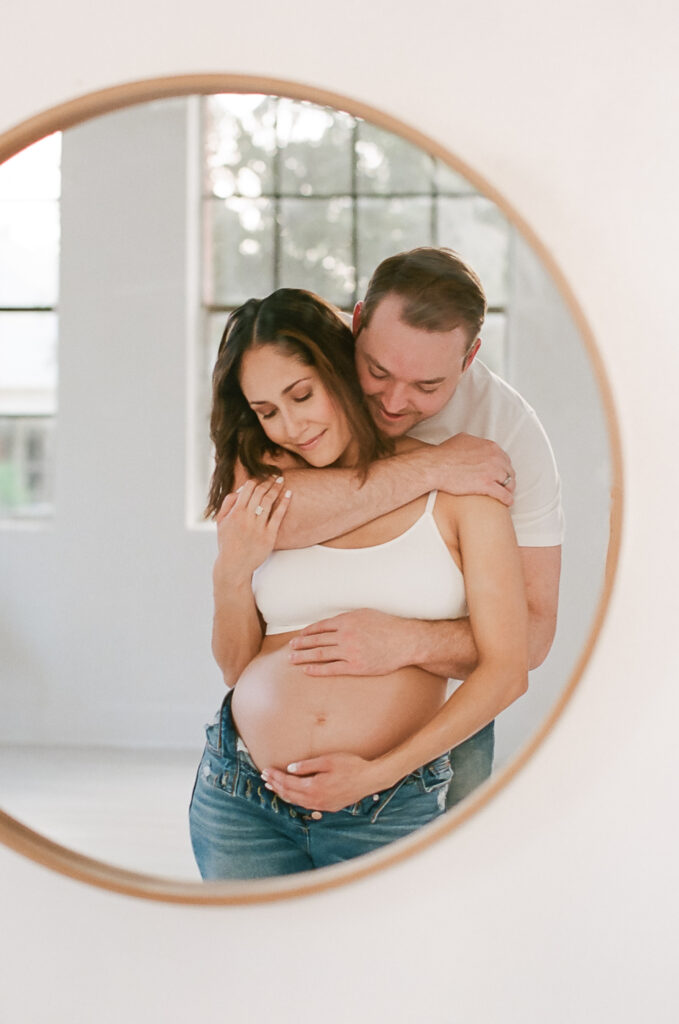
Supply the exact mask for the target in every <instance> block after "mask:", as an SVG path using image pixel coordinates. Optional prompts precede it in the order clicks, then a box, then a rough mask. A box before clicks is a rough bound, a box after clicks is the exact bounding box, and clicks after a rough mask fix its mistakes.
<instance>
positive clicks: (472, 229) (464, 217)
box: [437, 196, 509, 306]
mask: <svg viewBox="0 0 679 1024" xmlns="http://www.w3.org/2000/svg"><path fill="white" fill-rule="evenodd" d="M438 204H439V237H438V241H437V244H438V245H444V246H448V247H449V248H451V249H454V250H455V251H456V252H459V253H460V255H461V256H462V257H463V259H465V260H466V261H467V262H468V263H470V264H471V266H472V267H473V268H474V270H475V271H476V273H477V274H478V275H479V277H480V278H481V282H482V284H483V287H484V289H485V292H486V297H487V299H488V305H489V306H502V305H504V304H505V303H506V301H507V266H508V250H509V222H508V221H507V220H506V218H505V217H504V215H503V214H502V212H501V211H500V210H499V209H498V208H497V206H496V205H495V203H493V202H491V200H490V199H484V198H483V197H482V196H469V197H465V198H462V199H445V198H443V197H442V198H440V199H439V200H438Z"/></svg>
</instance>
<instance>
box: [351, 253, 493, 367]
mask: <svg viewBox="0 0 679 1024" xmlns="http://www.w3.org/2000/svg"><path fill="white" fill-rule="evenodd" d="M388 295H398V296H399V297H400V298H401V299H403V309H402V312H401V319H402V320H403V321H404V323H406V324H408V326H409V327H418V328H421V329H422V330H425V331H452V330H454V329H455V328H456V327H464V328H465V329H466V330H467V332H468V335H469V337H468V343H467V352H468V351H469V350H470V349H471V348H472V346H473V344H474V342H475V341H476V339H477V338H478V336H479V332H480V330H481V326H482V324H483V321H484V319H485V316H486V296H485V292H484V290H483V286H482V284H481V282H480V280H479V278H478V276H477V274H476V273H475V272H474V271H473V270H472V269H471V267H469V266H468V265H467V264H466V263H465V262H464V260H463V259H461V257H460V256H458V254H457V253H456V252H453V250H452V249H434V248H429V247H422V248H419V249H411V250H410V251H409V252H400V253H397V254H396V256H390V257H389V258H388V259H386V260H383V261H382V263H380V265H379V267H378V268H377V270H376V271H375V272H374V274H373V276H372V277H371V279H370V283H369V284H368V289H367V291H366V295H365V299H364V302H363V306H362V307H361V313H360V321H359V327H360V329H362V328H363V327H367V326H368V324H369V323H370V319H371V317H372V315H373V313H374V312H375V310H376V309H377V306H378V305H379V303H380V302H381V301H382V299H385V298H386V297H387V296H388Z"/></svg>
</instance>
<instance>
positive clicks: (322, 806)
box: [262, 754, 394, 811]
mask: <svg viewBox="0 0 679 1024" xmlns="http://www.w3.org/2000/svg"><path fill="white" fill-rule="evenodd" d="M262 778H263V779H264V781H265V784H266V788H267V789H270V790H271V791H272V792H274V793H276V794H277V795H278V796H280V797H281V798H282V799H283V800H287V802H288V803H289V804H298V805H299V806H300V807H306V808H307V809H308V810H310V811H341V810H342V808H343V807H348V806H350V805H351V804H354V803H356V802H357V801H358V800H362V799H363V797H364V796H368V795H369V794H373V793H378V792H379V791H380V790H382V789H387V788H388V787H389V786H390V785H392V784H393V782H394V780H393V779H392V780H388V779H387V778H385V777H384V772H383V770H382V769H381V768H379V767H378V766H377V765H376V764H375V762H373V761H367V760H366V759H365V758H363V757H359V756H358V754H323V755H322V756H321V757H312V758H309V759H307V760H306V761H297V762H296V763H295V764H290V765H288V770H287V771H281V770H280V769H278V768H267V769H265V770H264V771H263V772H262Z"/></svg>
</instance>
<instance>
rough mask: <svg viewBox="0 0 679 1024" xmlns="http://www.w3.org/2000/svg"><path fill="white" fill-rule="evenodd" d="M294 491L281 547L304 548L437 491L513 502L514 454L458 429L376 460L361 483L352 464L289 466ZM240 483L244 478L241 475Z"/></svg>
mask: <svg viewBox="0 0 679 1024" xmlns="http://www.w3.org/2000/svg"><path fill="white" fill-rule="evenodd" d="M283 472H284V473H285V483H286V487H288V488H290V490H291V491H292V493H293V494H294V501H293V502H292V504H291V507H290V511H289V513H288V515H286V517H285V520H284V522H283V523H282V525H281V528H280V530H279V533H278V538H277V540H276V547H277V548H303V547H308V546H309V545H310V544H322V543H323V542H324V541H326V540H331V539H332V538H334V537H339V536H341V535H342V534H343V533H348V532H349V531H350V530H354V529H356V528H357V527H359V526H363V524H364V523H368V522H370V521H371V520H373V519H376V518H377V517H378V516H381V515H386V513H387V512H392V511H393V510H394V509H395V508H400V507H401V506H402V505H406V504H407V503H408V502H409V501H413V500H414V499H415V498H419V497H420V495H422V494H427V493H428V492H429V491H432V490H437V489H438V490H440V491H445V492H446V493H448V494H487V495H489V496H490V497H492V498H497V499H498V501H501V502H502V503H503V504H504V505H511V503H512V500H513V499H512V492H513V490H514V478H513V475H512V478H511V480H510V481H509V483H508V485H507V486H506V487H505V486H502V482H503V481H504V480H505V479H506V478H507V477H508V476H509V475H510V474H512V464H511V461H510V459H509V456H508V455H506V453H505V452H503V451H502V449H501V448H500V447H499V446H498V445H496V444H495V443H494V442H493V441H487V440H485V439H484V438H479V437H471V436H470V435H468V434H456V435H455V436H454V437H451V438H450V439H449V440H447V441H444V442H443V443H442V444H440V445H427V446H425V447H423V448H417V449H415V450H414V451H410V452H405V453H401V454H398V455H392V456H390V457H389V458H386V459H380V460H379V461H378V462H375V463H373V465H372V466H371V467H370V470H369V472H368V476H367V479H366V480H365V482H364V483H361V481H360V478H359V477H358V476H357V474H356V472H355V471H354V470H352V469H313V470H312V469H287V468H286V469H284V470H283ZM238 482H242V481H241V480H240V479H238Z"/></svg>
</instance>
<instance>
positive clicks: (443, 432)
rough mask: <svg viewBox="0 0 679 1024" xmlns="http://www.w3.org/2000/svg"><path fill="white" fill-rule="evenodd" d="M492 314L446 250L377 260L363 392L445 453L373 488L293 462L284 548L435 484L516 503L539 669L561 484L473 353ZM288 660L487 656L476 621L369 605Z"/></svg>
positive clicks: (366, 668)
mask: <svg viewBox="0 0 679 1024" xmlns="http://www.w3.org/2000/svg"><path fill="white" fill-rule="evenodd" d="M485 312H486V300H485V295H484V292H483V288H482V286H481V283H480V281H479V279H478V277H477V276H476V274H475V273H474V272H473V271H472V270H471V269H470V268H469V267H467V266H466V265H465V264H464V262H463V261H462V260H461V259H460V258H459V257H458V256H457V255H456V254H455V253H453V252H451V251H449V250H443V249H430V248H422V249H415V250H412V251H411V252H406V253H401V254H399V255H397V256H393V257H390V258H389V259H387V260H385V261H384V262H383V263H381V264H380V266H379V267H378V268H377V270H376V271H375V273H374V274H373V277H372V279H371V281H370V284H369V286H368V290H367V293H366V297H365V300H364V302H362V303H358V305H357V306H356V309H355V311H354V318H353V328H354V334H355V337H356V364H357V369H358V374H359V378H360V381H361V386H362V388H363V391H364V393H365V396H366V400H367V402H368V405H369V408H370V411H371V414H372V416H373V418H374V420H375V423H376V424H377V426H378V427H379V428H380V430H382V431H383V432H384V433H385V434H388V435H389V436H390V437H400V436H402V435H404V434H412V435H413V436H415V437H417V438H420V439H421V440H424V441H428V442H430V443H431V444H432V445H434V447H430V448H427V449H425V450H417V451H415V452H412V453H408V454H406V455H396V456H392V457H391V458H388V459H384V460H381V461H380V462H379V463H376V464H375V465H374V466H373V467H372V468H371V470H370V473H369V476H368V479H367V480H366V481H365V483H364V484H362V485H361V484H360V483H359V481H358V480H357V479H356V476H355V474H354V473H353V472H352V471H351V470H343V469H326V470H319V469H314V470H313V472H309V470H305V469H300V470H286V473H285V477H286V486H287V487H289V488H290V489H291V490H292V492H293V500H292V503H291V505H290V508H289V510H288V512H287V513H286V516H285V518H284V520H283V524H282V526H281V529H280V532H279V535H278V546H279V547H284V548H285V547H302V546H306V545H308V544H314V543H320V542H323V541H326V540H329V539H330V538H332V537H336V536H339V535H340V534H342V533H346V532H347V531H348V530H351V529H353V528H355V527H357V526H359V525H362V524H363V523H365V522H367V521H369V520H371V519H373V518H375V517H376V516H378V515H382V514H384V513H386V512H389V511H391V510H392V509H394V508H396V507H399V506H400V505H403V504H404V503H405V502H408V501H411V500H413V499H414V498H416V497H418V496H419V495H420V494H424V493H426V492H427V491H429V490H432V489H435V488H438V489H440V490H444V491H448V492H449V493H451V494H472V493H475V494H488V495H490V496H492V497H495V498H498V499H499V500H500V501H503V502H504V503H505V504H506V505H511V506H512V507H511V514H512V519H513V523H514V527H515V532H516V535H517V539H518V543H519V545H520V552H521V557H522V564H523V569H524V576H525V583H526V594H527V601H528V610H529V667H530V668H536V667H537V666H538V665H540V664H541V663H542V661H543V660H544V658H545V657H546V655H547V653H548V651H549V649H550V647H551V644H552V640H553V637H554V630H555V626H556V611H557V602H558V586H559V574H560V565H561V547H560V545H561V539H562V513H561V503H560V483H559V477H558V474H557V471H556V466H555V463H554V458H553V455H552V451H551V448H550V446H549V442H548V440H547V437H546V435H545V433H544V430H543V429H542V427H541V425H540V423H539V421H538V419H537V417H536V415H535V413H534V412H533V410H532V409H531V408H530V406H528V405H527V403H526V402H524V400H523V399H522V398H521V397H520V396H519V395H518V394H517V393H516V392H515V391H514V390H513V389H512V388H510V387H509V385H507V384H506V383H505V382H504V381H502V380H500V378H498V377H497V376H495V375H494V374H492V373H491V372H490V371H489V370H488V369H487V368H486V367H485V366H483V364H482V363H480V362H479V361H477V360H476V355H477V352H478V350H479V346H480V344H481V340H480V331H481V327H482V324H483V320H484V317H485ZM482 439H486V440H482ZM290 658H291V661H292V662H293V663H294V664H299V665H303V666H304V667H305V671H306V672H308V673H309V674H312V675H336V674H342V675H352V674H361V675H379V674H381V673H384V672H386V671H391V670H392V669H396V668H400V667H403V666H405V665H411V664H415V665H420V666H422V667H424V668H427V669H429V670H431V671H432V672H435V673H436V674H439V675H445V676H448V677H449V678H451V679H464V678H466V676H467V675H468V674H469V673H470V672H471V670H472V668H473V667H474V665H475V664H476V660H477V653H476V646H475V643H474V637H473V635H472V632H471V628H470V624H469V620H468V619H458V620H455V621H446V622H427V621H422V620H417V619H412V620H410V619H409V620H403V619H398V618H395V617H393V616H389V615H386V614H384V613H381V612H376V611H373V610H370V609H362V610H359V611H351V612H347V613H345V614H343V615H338V616H336V617H335V618H333V619H327V620H325V621H323V622H319V623H315V624H313V625H311V626H308V627H307V628H306V629H304V630H303V631H302V634H301V635H300V636H299V637H297V638H295V639H294V640H293V641H292V642H291V654H290ZM499 710H500V709H499V708H498V709H497V710H496V711H495V713H497V711H499ZM493 745H494V730H493V722H492V721H489V724H488V725H487V726H486V727H485V728H484V729H482V730H481V731H480V732H478V733H476V735H474V736H472V737H471V738H469V739H468V740H466V741H465V742H464V743H462V744H460V745H459V746H458V747H456V749H455V750H454V751H453V752H452V754H451V759H452V762H453V768H454V771H455V776H454V779H453V783H452V785H451V790H450V792H449V797H448V806H452V805H453V804H455V803H457V802H458V801H459V800H460V799H462V797H464V796H466V795H467V794H468V793H469V792H470V791H471V790H472V789H473V788H475V787H476V786H477V785H479V783H481V782H482V781H484V779H486V778H487V777H488V776H489V775H490V772H491V769H492V759H493Z"/></svg>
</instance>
